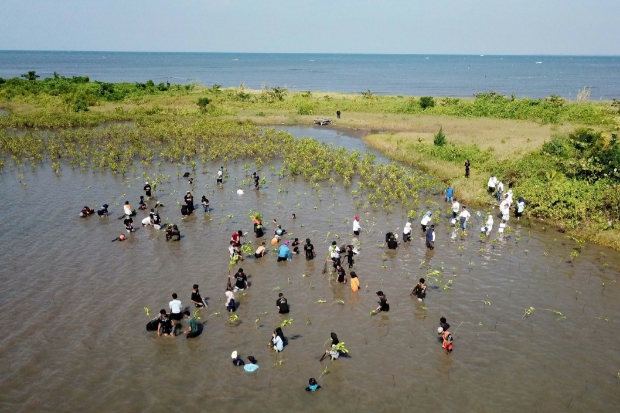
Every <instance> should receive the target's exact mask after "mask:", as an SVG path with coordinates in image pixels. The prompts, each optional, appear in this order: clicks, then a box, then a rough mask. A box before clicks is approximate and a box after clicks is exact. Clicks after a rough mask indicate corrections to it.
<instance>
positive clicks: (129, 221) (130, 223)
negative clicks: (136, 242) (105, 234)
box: [123, 218, 133, 232]
mask: <svg viewBox="0 0 620 413" xmlns="http://www.w3.org/2000/svg"><path fill="white" fill-rule="evenodd" d="M123 223H124V224H125V229H126V230H127V232H133V219H131V218H125V221H123Z"/></svg>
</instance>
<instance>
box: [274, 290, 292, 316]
mask: <svg viewBox="0 0 620 413" xmlns="http://www.w3.org/2000/svg"><path fill="white" fill-rule="evenodd" d="M276 307H278V310H279V313H280V314H287V313H288V312H289V311H290V310H289V308H288V301H287V300H286V298H284V294H282V293H280V294H278V300H277V301H276Z"/></svg>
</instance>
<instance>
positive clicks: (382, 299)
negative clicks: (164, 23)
mask: <svg viewBox="0 0 620 413" xmlns="http://www.w3.org/2000/svg"><path fill="white" fill-rule="evenodd" d="M377 296H378V297H379V307H377V308H375V313H378V312H379V311H390V304H389V303H388V301H387V297H386V296H385V294H384V293H383V291H377Z"/></svg>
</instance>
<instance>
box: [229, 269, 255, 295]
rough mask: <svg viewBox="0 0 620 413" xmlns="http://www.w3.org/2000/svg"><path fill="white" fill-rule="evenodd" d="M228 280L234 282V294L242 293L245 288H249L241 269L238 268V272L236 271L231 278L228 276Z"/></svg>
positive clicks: (246, 278)
mask: <svg viewBox="0 0 620 413" xmlns="http://www.w3.org/2000/svg"><path fill="white" fill-rule="evenodd" d="M228 278H231V279H233V280H235V289H234V291H235V292H237V291H243V290H245V289H246V288H247V289H249V288H250V286H249V285H248V277H247V275H245V273H244V272H243V268H239V270H238V271H237V273H236V274H235V275H233V276H230V275H229V276H228Z"/></svg>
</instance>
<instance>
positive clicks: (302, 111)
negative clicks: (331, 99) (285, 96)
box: [297, 105, 313, 115]
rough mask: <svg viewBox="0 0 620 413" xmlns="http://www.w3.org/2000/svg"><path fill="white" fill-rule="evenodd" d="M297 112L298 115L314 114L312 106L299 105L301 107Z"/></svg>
mask: <svg viewBox="0 0 620 413" xmlns="http://www.w3.org/2000/svg"><path fill="white" fill-rule="evenodd" d="M297 114H298V115H312V114H313V111H312V106H310V105H299V107H298V108H297Z"/></svg>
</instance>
